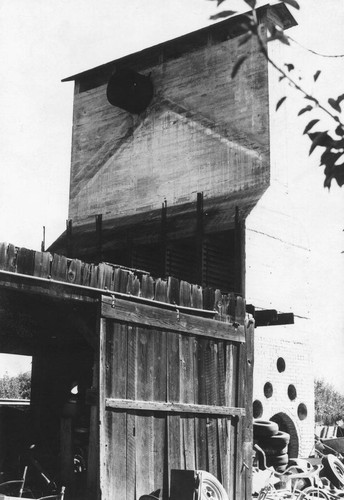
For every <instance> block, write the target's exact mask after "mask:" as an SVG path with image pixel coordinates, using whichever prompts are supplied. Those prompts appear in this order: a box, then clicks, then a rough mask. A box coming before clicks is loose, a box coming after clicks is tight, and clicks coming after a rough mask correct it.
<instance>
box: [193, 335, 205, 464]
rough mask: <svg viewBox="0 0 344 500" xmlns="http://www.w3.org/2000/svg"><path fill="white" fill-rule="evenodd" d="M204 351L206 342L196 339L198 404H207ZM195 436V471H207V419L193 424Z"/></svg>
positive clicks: (198, 419)
mask: <svg viewBox="0 0 344 500" xmlns="http://www.w3.org/2000/svg"><path fill="white" fill-rule="evenodd" d="M206 349H207V340H206V339H203V338H201V339H198V340H197V349H196V360H197V373H198V384H197V386H198V387H197V399H196V402H197V403H198V404H207V387H206V377H207V374H206V363H205V360H206ZM195 435H196V466H197V469H200V470H207V469H208V446H207V418H206V417H198V418H197V419H196V423H195Z"/></svg>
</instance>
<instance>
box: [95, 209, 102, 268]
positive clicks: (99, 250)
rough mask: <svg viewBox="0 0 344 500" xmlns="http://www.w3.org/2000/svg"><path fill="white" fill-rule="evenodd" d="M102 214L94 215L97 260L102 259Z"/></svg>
mask: <svg viewBox="0 0 344 500" xmlns="http://www.w3.org/2000/svg"><path fill="white" fill-rule="evenodd" d="M102 226H103V215H102V214H98V215H96V238H97V260H98V262H101V261H102V260H103V234H102V231H103V227H102Z"/></svg>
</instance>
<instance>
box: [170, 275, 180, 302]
mask: <svg viewBox="0 0 344 500" xmlns="http://www.w3.org/2000/svg"><path fill="white" fill-rule="evenodd" d="M167 301H168V302H169V303H170V304H179V280H178V279H177V278H174V277H173V276H169V278H168V283H167Z"/></svg>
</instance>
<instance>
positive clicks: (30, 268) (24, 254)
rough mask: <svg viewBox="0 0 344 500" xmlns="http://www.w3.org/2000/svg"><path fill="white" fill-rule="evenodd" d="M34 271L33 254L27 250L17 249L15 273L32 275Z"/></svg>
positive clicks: (32, 251)
mask: <svg viewBox="0 0 344 500" xmlns="http://www.w3.org/2000/svg"><path fill="white" fill-rule="evenodd" d="M34 269H35V252H34V250H28V249H27V248H18V252H17V273H19V274H28V275H31V276H32V275H33V273H34Z"/></svg>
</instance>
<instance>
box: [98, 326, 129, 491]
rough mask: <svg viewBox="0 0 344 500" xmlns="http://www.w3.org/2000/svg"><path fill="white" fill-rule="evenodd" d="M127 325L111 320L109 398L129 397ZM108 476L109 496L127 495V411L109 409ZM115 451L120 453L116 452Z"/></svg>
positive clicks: (107, 368) (108, 330) (108, 335)
mask: <svg viewBox="0 0 344 500" xmlns="http://www.w3.org/2000/svg"><path fill="white" fill-rule="evenodd" d="M127 346H128V342H127V326H126V325H123V324H120V323H115V322H114V321H111V320H107V327H106V353H105V365H104V368H103V369H105V371H106V375H105V394H106V397H113V398H124V399H125V398H126V397H127V356H128V352H127ZM105 420H106V432H105V439H106V442H105V449H106V475H107V491H108V494H109V498H113V497H117V496H119V497H123V498H126V487H127V477H126V470H127V418H126V413H125V412H123V411H109V410H107V411H106V415H105ZM114 450H116V452H115V453H114Z"/></svg>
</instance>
